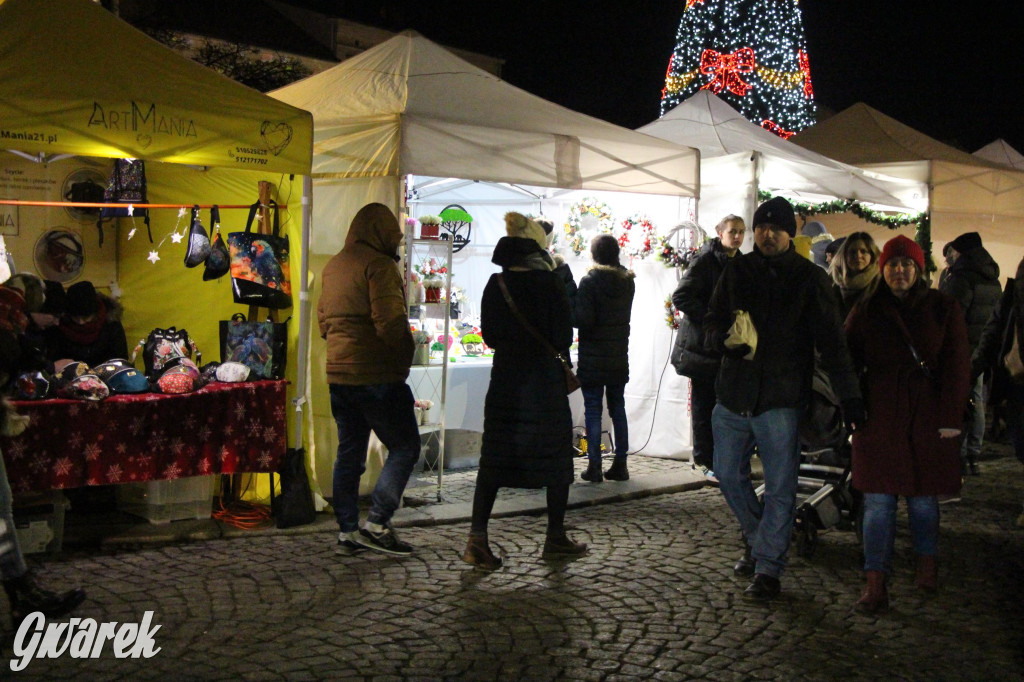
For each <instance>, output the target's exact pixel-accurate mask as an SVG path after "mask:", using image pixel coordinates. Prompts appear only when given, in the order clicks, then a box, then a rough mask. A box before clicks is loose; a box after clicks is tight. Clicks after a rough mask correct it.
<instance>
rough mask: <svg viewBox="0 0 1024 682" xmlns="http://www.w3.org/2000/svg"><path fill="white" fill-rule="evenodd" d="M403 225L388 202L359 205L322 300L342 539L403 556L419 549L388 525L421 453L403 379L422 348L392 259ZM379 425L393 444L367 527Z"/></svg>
mask: <svg viewBox="0 0 1024 682" xmlns="http://www.w3.org/2000/svg"><path fill="white" fill-rule="evenodd" d="M401 241H402V230H401V228H399V226H398V219H397V218H396V217H395V214H394V213H392V212H391V209H389V208H388V207H387V206H384V205H383V204H367V205H366V206H363V207H362V208H361V209H359V212H358V213H356V215H355V218H353V219H352V225H351V227H349V230H348V236H347V237H346V238H345V248H343V249H342V250H341V251H340V252H339V253H338V254H336V255H335V256H334V257H333V258H331V260H329V261H328V262H327V265H325V266H324V271H323V276H322V278H321V281H322V282H323V293H322V294H321V295H320V303H319V304H318V306H317V318H318V321H319V323H320V335H321V336H322V337H323V338H324V339H325V340H326V341H327V381H328V383H329V388H330V392H331V413H332V414H333V415H334V421H336V422H337V424H338V458H337V461H336V462H335V464H334V499H333V505H334V513H335V516H336V517H337V519H338V528H339V529H340V531H341V532H340V533H339V534H338V542H339V543H340V544H342V545H344V546H346V547H349V548H351V549H357V548H360V547H368V548H370V549H372V550H375V551H378V552H384V553H386V554H397V555H404V554H409V553H410V552H412V547H410V546H409V545H408V544H406V543H404V542H402V541H401V540H399V539H398V537H397V536H396V535H395V533H394V531H393V530H391V528H390V527H389V525H388V524H389V522H390V521H391V517H392V515H393V514H394V513H395V510H396V509H398V505H399V504H400V503H401V501H402V492H403V491H404V490H405V485H406V483H408V482H409V475H410V474H411V473H412V468H413V467H414V466H415V465H416V462H417V461H418V460H419V457H420V433H419V426H418V425H417V423H416V416H415V413H414V411H413V396H412V389H410V388H409V385H408V384H406V383H405V380H406V379H407V378H408V377H409V367H410V366H411V365H412V357H413V353H414V351H415V343H414V342H413V338H412V333H411V332H410V331H409V318H408V309H407V308H406V300H405V287H404V285H403V284H402V275H401V273H400V272H399V270H398V265H397V263H396V262H395V261H396V260H397V256H396V255H395V254H396V252H397V250H398V245H399V244H400V243H401ZM371 429H372V430H373V432H374V433H376V434H377V437H378V438H380V440H381V442H382V443H383V444H384V445H385V446H386V447H387V449H388V458H387V460H386V461H385V462H384V468H383V469H382V470H381V473H380V478H379V479H378V480H377V485H376V486H375V487H374V489H373V495H372V497H371V500H372V505H371V507H370V512H369V514H368V515H367V517H366V524H365V525H364V526H363V528H359V508H358V507H357V506H356V501H357V498H358V495H359V478H360V476H362V474H363V471H364V470H365V468H366V448H367V447H368V445H369V439H370V430H371Z"/></svg>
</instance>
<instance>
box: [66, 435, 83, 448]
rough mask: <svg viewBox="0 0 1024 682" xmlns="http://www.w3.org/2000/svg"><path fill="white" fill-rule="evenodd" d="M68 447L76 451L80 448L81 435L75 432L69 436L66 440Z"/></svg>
mask: <svg viewBox="0 0 1024 682" xmlns="http://www.w3.org/2000/svg"><path fill="white" fill-rule="evenodd" d="M68 445H69V446H70V447H71V449H72V450H77V449H79V448H80V447H82V434H80V433H78V432H77V431H76V432H75V433H73V434H71V437H70V438H68Z"/></svg>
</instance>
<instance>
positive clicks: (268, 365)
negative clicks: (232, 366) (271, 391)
mask: <svg viewBox="0 0 1024 682" xmlns="http://www.w3.org/2000/svg"><path fill="white" fill-rule="evenodd" d="M287 355H288V322H287V320H286V321H284V322H271V321H269V320H268V321H266V322H259V321H256V320H246V319H245V315H243V314H242V313H235V314H234V315H232V316H231V319H230V320H221V321H220V361H221V362H239V363H242V364H243V365H245V366H246V367H248V368H249V369H250V370H251V372H252V374H251V377H252V378H253V379H283V378H284V371H285V363H286V361H287Z"/></svg>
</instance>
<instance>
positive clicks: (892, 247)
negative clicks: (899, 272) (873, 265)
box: [878, 234, 924, 274]
mask: <svg viewBox="0 0 1024 682" xmlns="http://www.w3.org/2000/svg"><path fill="white" fill-rule="evenodd" d="M890 258H910V259H913V261H914V262H915V263H917V268H918V270H920V271H921V273H922V274H923V273H924V251H922V250H921V247H920V246H918V244H917V242H915V241H914V240H913V239H909V238H908V237H904V236H903V235H902V234H901V235H899V236H897V237H893V238H892V239H890V240H889V241H887V242H886V243H885V246H884V247H882V254H881V255H880V256H879V257H878V269H879V270H882V269H884V268H885V263H886V261H888V260H889V259H890Z"/></svg>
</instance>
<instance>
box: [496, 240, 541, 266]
mask: <svg viewBox="0 0 1024 682" xmlns="http://www.w3.org/2000/svg"><path fill="white" fill-rule="evenodd" d="M491 262H492V263H494V264H495V265H500V266H501V267H503V268H516V267H518V268H527V269H530V270H554V269H555V262H554V260H553V259H552V258H551V254H549V253H548V252H547V251H545V250H544V249H542V248H540V245H539V244H537V242H536V241H534V240H533V239H530V238H528V237H502V238H501V239H499V240H498V243H497V244H496V245H495V246H494V254H493V255H492V256H491Z"/></svg>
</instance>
